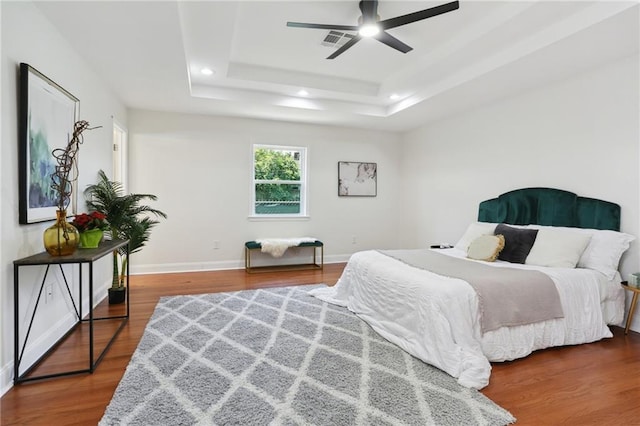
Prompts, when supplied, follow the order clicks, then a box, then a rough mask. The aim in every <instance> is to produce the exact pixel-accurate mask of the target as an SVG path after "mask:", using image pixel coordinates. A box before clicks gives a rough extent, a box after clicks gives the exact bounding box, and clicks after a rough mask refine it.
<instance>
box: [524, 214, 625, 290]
mask: <svg viewBox="0 0 640 426" xmlns="http://www.w3.org/2000/svg"><path fill="white" fill-rule="evenodd" d="M530 227H531V228H535V229H545V228H551V229H562V230H566V231H570V232H573V233H576V234H587V235H590V236H591V239H590V240H589V244H587V247H586V248H585V249H584V252H583V253H582V255H581V256H580V259H579V260H578V265H577V266H578V268H587V269H593V270H595V271H599V272H602V273H603V274H604V275H606V276H607V278H608V279H610V280H612V279H613V278H614V277H615V275H616V272H617V271H618V265H619V263H620V258H621V257H622V255H623V254H624V252H625V251H627V249H628V248H629V245H631V242H632V241H633V240H635V239H636V237H634V236H633V235H629V234H625V233H624V232H617V231H608V230H600V229H581V228H565V227H555V226H540V225H530Z"/></svg>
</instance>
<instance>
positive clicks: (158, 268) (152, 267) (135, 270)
mask: <svg viewBox="0 0 640 426" xmlns="http://www.w3.org/2000/svg"><path fill="white" fill-rule="evenodd" d="M349 257H351V255H350V254H344V255H333V256H325V258H324V263H325V264H328V263H344V262H346V261H347V260H349ZM130 268H131V269H130V271H129V272H130V273H131V275H144V274H170V273H176V272H200V271H224V270H228V269H244V259H243V260H227V261H219V262H189V263H161V264H147V265H135V266H134V265H131V266H130Z"/></svg>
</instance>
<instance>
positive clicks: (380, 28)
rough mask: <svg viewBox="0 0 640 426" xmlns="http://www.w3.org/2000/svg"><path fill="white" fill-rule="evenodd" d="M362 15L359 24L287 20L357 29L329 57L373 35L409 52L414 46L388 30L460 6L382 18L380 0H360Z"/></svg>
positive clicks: (294, 24)
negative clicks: (382, 19) (354, 34)
mask: <svg viewBox="0 0 640 426" xmlns="http://www.w3.org/2000/svg"><path fill="white" fill-rule="evenodd" d="M358 6H359V7H360V11H362V16H360V17H359V18H358V25H331V24H309V23H304V22H287V27H294V28H312V29H318V30H337V31H357V32H358V34H356V36H355V37H353V38H352V39H351V40H349V41H348V42H346V43H345V44H344V45H343V46H342V47H341V48H340V49H338V50H336V51H335V52H333V53H332V54H331V55H329V56H328V57H327V59H335V58H336V57H338V56H339V55H341V54H342V53H344V52H345V51H346V50H347V49H349V48H350V47H352V46H353V45H354V44H356V43H357V42H359V41H360V40H361V39H362V37H373V38H375V39H376V40H378V41H379V42H381V43H384V44H386V45H387V46H390V47H393V48H394V49H396V50H398V51H400V52H402V53H407V52H409V51H410V50H412V49H413V48H412V47H410V46H408V45H406V44H405V43H403V42H401V41H400V40H398V39H397V38H395V37H394V36H392V35H391V34H389V33H388V32H387V31H386V30H389V29H391V28H396V27H399V26H401V25H407V24H410V23H412V22H416V21H421V20H423V19H427V18H431V17H433V16H437V15H441V14H443V13H447V12H451V11H454V10H456V9H458V8H459V7H460V5H459V2H458V1H453V2H451V3H446V4H443V5H440V6H436V7H432V8H429V9H425V10H421V11H418V12H413V13H409V14H406V15H402V16H396V17H395V18H389V19H385V20H384V21H381V20H380V15H378V0H360V3H359V4H358Z"/></svg>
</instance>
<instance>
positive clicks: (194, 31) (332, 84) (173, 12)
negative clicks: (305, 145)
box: [36, 0, 639, 131]
mask: <svg viewBox="0 0 640 426" xmlns="http://www.w3.org/2000/svg"><path fill="white" fill-rule="evenodd" d="M447 1H448V0H444V1H400V0H386V1H385V0H380V3H379V6H378V14H379V15H380V17H381V19H382V20H384V19H388V18H392V17H395V16H398V15H404V14H407V13H411V12H415V11H418V10H422V9H426V8H430V7H434V6H438V5H441V4H444V3H447ZM36 4H37V6H38V7H39V9H40V10H41V11H42V13H43V14H44V15H45V16H46V17H47V19H49V20H50V21H51V22H52V23H53V24H54V25H55V26H56V28H57V29H58V30H59V31H60V33H61V34H62V35H63V37H65V38H66V39H67V40H68V41H69V43H70V44H71V45H72V46H73V47H74V48H75V49H76V50H77V51H78V52H79V53H80V54H81V55H82V56H83V57H84V58H86V60H87V62H88V63H89V64H90V66H91V67H92V68H93V69H95V71H96V72H97V73H98V74H99V75H100V76H101V77H102V78H103V79H104V80H105V81H106V82H107V84H109V85H110V86H111V87H112V88H113V90H114V91H115V92H116V94H117V95H118V96H119V97H120V98H121V99H122V101H123V102H124V103H125V104H126V105H127V106H128V107H130V108H140V109H151V110H162V111H175V112H189V113H200V114H218V115H227V116H242V117H255V118H266V119H277V120H285V121H296V122H309V123H322V124H334V125H343V126H355V127H365V128H371V129H381V130H391V131H404V130H409V129H413V128H415V127H418V126H420V125H422V124H424V123H426V122H428V121H431V120H434V119H439V118H443V117H446V116H447V115H451V114H453V113H456V112H460V111H463V110H465V109H469V108H473V107H475V106H478V105H482V104H484V103H487V102H490V101H492V100H495V99H498V98H502V97H505V96H510V95H512V94H515V93H519V92H522V91H525V90H528V89H531V88H533V87H536V86H538V85H541V84H545V83H548V82H550V81H554V80H559V79H562V78H564V77H567V76H570V75H572V74H575V73H578V72H581V71H584V70H587V69H589V68H592V67H595V66H598V65H601V64H604V63H607V62H610V61H613V60H616V59H619V58H623V57H627V56H630V55H632V54H634V53H637V52H638V45H639V42H638V39H639V32H638V28H639V6H638V2H637V1H624V2H620V1H610V0H607V1H530V2H524V1H474V0H467V1H465V0H462V1H461V2H460V8H459V9H458V10H456V11H453V12H449V13H446V14H443V15H440V16H436V17H433V18H429V19H426V20H423V21H419V22H415V23H412V24H409V25H405V26H402V27H398V28H394V29H391V30H389V33H390V34H392V35H393V36H394V37H396V38H398V39H400V40H402V41H403V42H405V43H407V44H408V45H410V46H412V47H413V49H414V50H412V51H410V52H409V53H407V54H402V53H400V52H397V51H395V50H393V49H392V48H390V47H388V46H386V45H384V44H382V43H380V42H378V41H376V40H372V39H363V40H362V41H361V42H359V43H357V44H356V45H355V46H353V47H352V48H351V49H349V50H347V51H346V52H345V53H343V54H342V55H341V56H338V57H337V58H336V59H334V60H327V59H325V58H326V57H327V56H328V55H330V54H331V53H332V52H333V51H334V50H335V48H331V47H326V46H323V45H321V42H322V40H323V39H324V37H325V36H326V34H327V31H324V30H315V29H299V28H289V27H287V26H286V23H287V21H297V22H311V23H325V24H340V25H356V24H357V19H358V16H359V15H360V10H359V9H358V1H357V0H349V1H344V0H339V1H336V0H333V1H306V0H305V1H303V0H298V1H266V0H263V1H202V2H196V1H178V2H176V1H139V2H138V1H88V2H78V1H68V2H60V1H44V2H37V3H36ZM204 67H209V68H211V69H213V70H215V74H214V75H212V76H205V75H202V74H201V72H200V70H201V69H202V68H204ZM300 89H305V90H306V91H307V92H308V93H309V94H308V95H307V96H306V97H304V96H300V95H298V91H299V90H300ZM391 94H397V95H399V96H400V99H397V100H391V99H390V98H389V96H390V95H391Z"/></svg>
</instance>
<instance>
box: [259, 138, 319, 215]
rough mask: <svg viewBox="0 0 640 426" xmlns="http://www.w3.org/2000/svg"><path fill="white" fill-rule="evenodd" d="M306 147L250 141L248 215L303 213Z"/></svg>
mask: <svg viewBox="0 0 640 426" xmlns="http://www.w3.org/2000/svg"><path fill="white" fill-rule="evenodd" d="M306 153H307V152H306V148H298V147H288V146H272V145H254V146H253V183H252V186H251V188H252V189H251V192H252V196H251V200H252V203H251V204H252V206H251V215H252V216H261V217H301V216H306V215H307V203H306V200H307V176H306V175H307V173H306V164H307V163H306Z"/></svg>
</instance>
